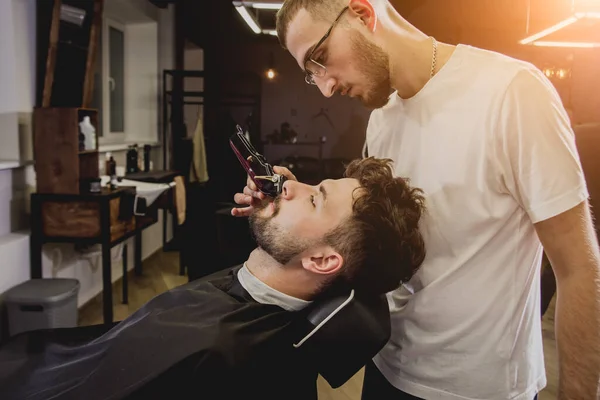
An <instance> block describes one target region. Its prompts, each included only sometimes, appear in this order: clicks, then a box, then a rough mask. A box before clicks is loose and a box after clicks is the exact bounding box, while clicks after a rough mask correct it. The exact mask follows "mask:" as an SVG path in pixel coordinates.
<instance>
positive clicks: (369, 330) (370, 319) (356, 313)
mask: <svg viewBox="0 0 600 400" xmlns="http://www.w3.org/2000/svg"><path fill="white" fill-rule="evenodd" d="M305 311H306V313H307V314H304V315H306V318H307V319H308V323H309V324H308V325H309V332H308V333H307V334H306V335H304V336H303V337H302V338H301V339H300V340H299V341H297V342H296V343H295V344H294V347H296V348H297V349H298V350H299V351H303V352H306V355H307V356H308V357H309V359H310V360H311V362H312V363H314V365H316V366H317V368H318V371H319V373H320V374H321V376H322V377H323V378H325V380H327V382H328V383H329V384H330V385H331V387H333V388H337V387H339V386H341V385H343V384H344V383H346V382H347V381H348V380H349V379H350V378H351V377H352V376H354V374H356V373H357V372H358V371H359V370H360V369H361V368H362V367H364V366H365V365H366V364H367V363H368V362H369V361H370V360H371V359H372V358H373V357H374V356H375V355H376V354H377V353H378V352H379V351H380V350H381V349H382V348H383V346H385V344H386V343H387V341H388V340H389V338H390V334H391V327H390V312H389V308H388V303H387V300H386V298H385V296H378V297H374V298H359V297H357V296H356V295H355V292H354V290H352V291H351V292H350V293H348V294H347V295H340V296H335V297H331V298H326V299H321V300H319V301H316V302H314V303H313V304H311V305H310V306H309V307H308V308H307V309H306V310H305Z"/></svg>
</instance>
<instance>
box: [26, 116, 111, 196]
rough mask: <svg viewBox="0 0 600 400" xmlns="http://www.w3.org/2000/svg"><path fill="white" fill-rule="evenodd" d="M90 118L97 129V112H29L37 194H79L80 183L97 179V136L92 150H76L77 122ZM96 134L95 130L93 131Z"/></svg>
mask: <svg viewBox="0 0 600 400" xmlns="http://www.w3.org/2000/svg"><path fill="white" fill-rule="evenodd" d="M85 116H89V117H90V122H91V123H92V125H93V126H94V127H96V129H97V127H98V111H97V110H94V109H86V108H70V107H40V108H36V109H35V110H34V113H33V124H34V127H33V132H34V138H33V146H34V158H35V171H36V175H37V192H38V193H56V194H79V187H80V182H81V181H82V180H84V179H90V178H98V177H99V174H100V172H99V162H100V157H99V153H98V137H97V136H96V140H95V146H94V149H92V150H84V151H80V150H79V133H80V128H79V123H80V122H81V121H83V119H84V117H85ZM96 132H97V130H96Z"/></svg>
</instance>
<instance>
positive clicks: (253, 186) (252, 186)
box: [246, 176, 258, 191]
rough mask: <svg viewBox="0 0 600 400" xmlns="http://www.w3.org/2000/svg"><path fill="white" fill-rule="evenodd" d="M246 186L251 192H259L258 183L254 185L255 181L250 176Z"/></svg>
mask: <svg viewBox="0 0 600 400" xmlns="http://www.w3.org/2000/svg"><path fill="white" fill-rule="evenodd" d="M246 186H248V187H249V188H250V189H251V190H254V191H257V190H258V187H257V186H256V183H254V181H253V180H252V179H251V178H250V176H248V177H247V178H246Z"/></svg>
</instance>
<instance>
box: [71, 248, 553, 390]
mask: <svg viewBox="0 0 600 400" xmlns="http://www.w3.org/2000/svg"><path fill="white" fill-rule="evenodd" d="M178 272H179V262H178V255H177V253H163V252H158V253H156V254H155V255H153V256H152V257H150V258H149V259H148V260H147V261H145V262H144V273H143V276H141V277H136V276H133V275H131V276H130V278H129V304H127V305H124V304H121V284H120V282H118V283H116V284H115V290H114V291H113V293H114V304H115V306H114V313H115V320H122V319H124V318H126V317H127V316H128V315H129V314H131V313H132V312H134V311H135V310H137V309H138V308H139V307H141V306H142V305H143V304H144V303H146V302H147V301H148V300H150V299H151V298H152V297H154V296H156V295H157V294H159V293H162V292H164V291H166V290H169V289H170V288H173V287H175V286H179V285H181V284H183V283H186V282H187V278H186V277H183V276H179V273H178ZM101 322H102V305H101V298H100V296H99V297H98V298H96V299H95V300H92V301H91V302H90V303H88V304H87V305H86V306H84V307H83V308H82V310H81V312H80V325H91V324H97V323H101ZM542 329H543V337H544V353H545V357H546V373H547V377H548V385H547V387H546V389H545V390H544V391H542V393H540V396H539V400H554V399H556V391H557V382H558V378H557V377H558V369H557V368H558V364H557V356H556V350H555V340H554V300H553V301H552V304H551V305H550V308H549V309H548V312H547V313H546V316H545V317H544V320H543V324H542ZM362 379H363V372H362V371H360V372H359V373H357V374H356V376H354V377H353V378H352V379H350V380H349V381H348V382H347V383H346V384H345V385H344V386H342V387H340V388H338V389H332V388H331V387H330V386H329V385H328V384H327V382H325V381H324V380H322V379H319V400H359V399H360V392H361V388H362Z"/></svg>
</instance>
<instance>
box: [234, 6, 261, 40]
mask: <svg viewBox="0 0 600 400" xmlns="http://www.w3.org/2000/svg"><path fill="white" fill-rule="evenodd" d="M235 9H236V10H237V12H238V13H239V14H240V15H241V16H242V18H243V19H244V21H246V24H248V26H249V27H250V29H252V32H254V33H257V34H258V33H261V32H262V30H261V29H260V27H259V26H258V22H256V20H255V19H254V17H252V15H250V13H249V12H248V9H247V8H246V7H244V6H235Z"/></svg>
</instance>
